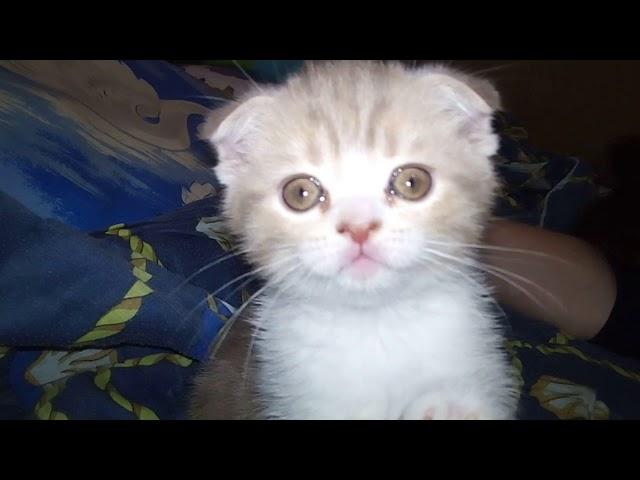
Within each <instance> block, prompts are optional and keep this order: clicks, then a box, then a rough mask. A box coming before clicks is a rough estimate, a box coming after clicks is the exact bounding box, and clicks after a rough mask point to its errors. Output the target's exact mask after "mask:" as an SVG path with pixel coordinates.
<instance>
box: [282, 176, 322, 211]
mask: <svg viewBox="0 0 640 480" xmlns="http://www.w3.org/2000/svg"><path fill="white" fill-rule="evenodd" d="M282 199H283V200H284V203H285V204H286V205H287V207H289V208H290V209H291V210H295V211H296V212H304V211H306V210H310V209H312V208H313V207H315V206H316V205H317V204H318V203H319V202H324V201H325V200H326V195H325V194H324V192H323V190H322V186H321V185H320V182H319V181H318V180H316V179H315V178H313V177H310V176H306V175H305V176H299V177H296V178H293V179H291V180H289V181H288V182H287V183H286V184H285V185H284V187H283V188H282Z"/></svg>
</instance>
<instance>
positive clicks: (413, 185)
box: [389, 165, 431, 201]
mask: <svg viewBox="0 0 640 480" xmlns="http://www.w3.org/2000/svg"><path fill="white" fill-rule="evenodd" d="M429 190H431V175H430V174H429V172H427V170H425V169H424V168H422V167H417V166H413V165H407V166H405V167H399V168H397V169H396V170H395V171H394V172H393V173H392V174H391V179H390V180H389V193H390V194H391V195H395V196H398V197H400V198H402V199H404V200H412V201H415V200H420V199H422V198H424V196H425V195H426V194H427V193H429Z"/></svg>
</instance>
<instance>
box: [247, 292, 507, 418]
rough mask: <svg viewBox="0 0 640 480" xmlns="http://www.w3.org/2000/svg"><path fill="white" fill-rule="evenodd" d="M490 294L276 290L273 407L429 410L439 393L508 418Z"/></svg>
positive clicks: (345, 412)
mask: <svg viewBox="0 0 640 480" xmlns="http://www.w3.org/2000/svg"><path fill="white" fill-rule="evenodd" d="M484 302H485V300H482V299H481V298H480V297H479V296H477V295H475V293H474V292H473V291H469V289H466V288H461V289H460V288H459V289H455V288H453V289H452V288H440V289H438V291H436V292H434V291H433V290H432V291H431V292H430V293H429V294H425V295H422V296H417V297H416V298H413V299H411V300H403V301H391V300H390V301H389V303H388V304H387V305H385V306H383V307H381V308H376V309H371V308H369V309H365V308H356V307H345V306H340V305H332V304H330V303H329V302H327V303H324V304H321V303H320V302H316V301H309V302H295V301H292V300H285V301H282V300H280V301H276V302H274V303H273V304H270V301H269V299H268V298H267V300H266V302H265V304H264V306H263V308H262V310H261V315H260V316H259V317H258V319H257V322H258V323H259V324H260V325H261V326H262V332H261V334H260V335H259V336H258V339H257V344H256V353H257V355H258V359H259V360H260V366H259V373H258V390H259V392H260V394H261V397H262V399H263V401H264V405H265V413H266V414H267V416H270V417H277V418H294V419H399V418H414V417H415V418H422V417H423V416H424V413H423V412H422V410H423V409H427V408H429V407H431V406H432V405H431V403H434V402H435V403H447V404H451V403H456V404H457V405H462V407H463V408H465V409H466V410H472V411H473V415H474V416H477V417H479V418H509V417H510V416H511V415H512V414H513V407H514V401H513V382H512V377H511V376H510V374H509V373H510V372H509V370H508V367H507V363H506V360H505V357H504V355H503V354H502V352H501V351H500V343H501V341H502V338H501V335H500V333H499V331H498V330H497V329H496V328H495V323H496V322H495V319H494V318H493V317H492V316H491V315H489V314H487V313H485V312H486V310H487V309H486V305H485V304H484ZM420 399H426V400H424V401H421V400H420ZM416 402H418V403H416ZM422 403H424V405H422ZM438 406H442V405H435V407H438Z"/></svg>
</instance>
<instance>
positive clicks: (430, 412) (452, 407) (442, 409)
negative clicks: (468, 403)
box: [421, 403, 480, 420]
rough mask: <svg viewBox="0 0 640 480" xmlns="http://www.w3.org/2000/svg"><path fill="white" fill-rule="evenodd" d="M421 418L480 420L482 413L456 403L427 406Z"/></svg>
mask: <svg viewBox="0 0 640 480" xmlns="http://www.w3.org/2000/svg"><path fill="white" fill-rule="evenodd" d="M421 420H480V414H479V413H478V412H477V411H474V410H467V409H465V408H464V407H461V406H460V405H457V404H455V403H449V404H443V405H438V406H433V407H427V409H426V410H425V411H424V413H423V415H422V418H421Z"/></svg>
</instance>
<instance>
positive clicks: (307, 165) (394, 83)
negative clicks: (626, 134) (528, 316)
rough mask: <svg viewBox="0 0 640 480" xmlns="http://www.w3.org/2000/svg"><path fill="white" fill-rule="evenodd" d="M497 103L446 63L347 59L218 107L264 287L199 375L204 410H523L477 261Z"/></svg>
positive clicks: (234, 213) (222, 160)
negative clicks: (225, 108) (406, 63)
mask: <svg viewBox="0 0 640 480" xmlns="http://www.w3.org/2000/svg"><path fill="white" fill-rule="evenodd" d="M499 101H500V100H499V96H498V94H497V92H496V91H495V89H494V88H493V87H492V86H491V85H490V84H489V83H488V82H485V81H484V80H480V79H476V78H473V77H471V76H468V75H465V74H462V73H460V72H456V71H453V70H450V69H448V68H445V67H442V66H427V67H421V68H418V69H408V68H406V67H404V66H403V65H401V64H399V63H378V62H369V61H341V62H326V63H320V64H315V63H312V64H308V65H306V67H305V69H304V70H303V71H302V72H301V73H299V74H298V75H295V76H293V77H292V78H290V79H289V80H288V81H287V82H286V84H284V85H280V86H269V87H266V86H265V87H262V88H256V89H255V90H253V91H252V92H251V93H249V94H248V95H247V96H246V97H245V98H244V99H242V101H241V102H240V104H239V105H238V106H234V107H232V109H230V110H229V111H227V112H226V113H225V115H224V116H220V114H219V112H216V114H215V115H214V116H212V118H211V119H210V120H209V123H208V128H209V129H210V131H211V134H210V140H211V141H212V143H213V144H214V146H215V148H216V149H217V152H218V156H219V163H218V165H217V167H216V174H217V175H218V177H219V179H220V181H221V182H222V183H223V184H224V185H225V186H226V194H225V199H224V212H225V215H226V217H227V218H228V226H229V228H230V229H231V231H232V232H233V233H234V234H235V235H236V236H237V237H238V238H239V240H240V242H241V245H242V247H243V248H244V249H245V250H246V251H247V252H248V254H247V257H248V260H249V261H250V262H251V263H252V264H253V265H254V266H256V267H258V271H259V274H260V275H261V276H262V278H263V279H264V280H265V281H266V283H265V285H266V286H265V290H264V292H263V295H262V296H261V297H259V298H260V301H259V304H258V306H257V307H256V310H255V312H253V314H252V315H250V318H249V319H248V320H246V321H245V320H242V321H240V322H239V323H237V324H236V325H235V326H234V328H232V329H231V334H230V337H228V338H227V339H226V340H225V342H223V344H222V348H221V350H220V351H219V352H218V353H217V354H216V355H215V357H216V358H215V360H214V361H213V362H212V363H211V365H209V366H208V367H207V368H206V369H205V370H204V371H203V372H202V374H201V376H200V377H199V378H198V380H197V385H196V389H195V391H194V397H193V402H192V412H193V417H194V418H268V419H509V418H513V417H514V415H515V408H516V394H515V392H516V388H515V381H514V377H513V375H512V373H511V370H510V367H509V364H508V362H507V359H506V356H505V354H504V352H503V351H502V350H501V345H502V341H503V338H502V335H501V332H500V330H499V328H498V325H497V320H496V319H495V318H494V316H493V314H492V313H491V308H490V304H491V299H490V296H489V291H488V287H486V286H485V284H484V280H483V278H481V277H478V276H477V275H476V274H474V269H473V268H471V267H470V265H471V264H472V263H474V262H475V258H476V257H475V255H474V251H473V249H472V248H470V247H471V245H472V244H478V243H479V241H480V238H481V235H482V232H483V228H484V226H485V224H486V222H487V220H488V217H489V213H490V209H491V206H492V202H493V198H494V192H495V189H496V186H497V179H496V175H495V173H494V169H493V165H492V162H491V157H492V156H493V155H494V154H495V153H496V151H497V148H498V138H497V136H496V135H495V133H494V132H493V130H492V125H491V116H492V112H493V111H494V110H495V109H497V108H499V106H500V104H499ZM252 335H254V336H255V338H254V342H255V345H252V344H253V343H254V342H252V341H251V337H252ZM247 360H251V361H250V362H249V363H247ZM247 365H249V367H247Z"/></svg>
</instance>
